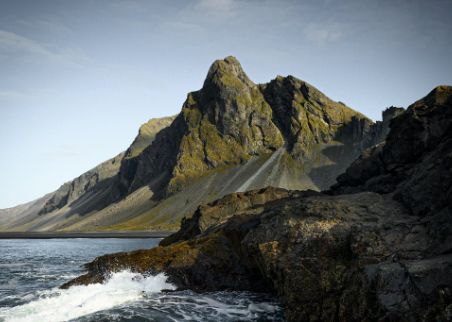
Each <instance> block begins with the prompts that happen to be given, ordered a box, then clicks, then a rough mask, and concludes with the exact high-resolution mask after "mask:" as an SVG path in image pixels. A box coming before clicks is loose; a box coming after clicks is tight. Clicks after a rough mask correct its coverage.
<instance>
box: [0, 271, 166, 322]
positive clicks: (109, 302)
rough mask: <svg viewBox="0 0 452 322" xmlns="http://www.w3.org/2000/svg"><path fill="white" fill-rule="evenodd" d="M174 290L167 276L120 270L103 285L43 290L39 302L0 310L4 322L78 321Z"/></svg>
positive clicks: (0, 318)
mask: <svg viewBox="0 0 452 322" xmlns="http://www.w3.org/2000/svg"><path fill="white" fill-rule="evenodd" d="M162 289H175V287H174V286H173V285H172V284H169V283H168V282H167V277H166V276H165V275H164V274H158V275H156V276H148V277H144V276H143V275H141V274H137V273H132V272H130V271H121V272H118V273H114V274H112V276H111V277H110V278H109V279H108V280H107V281H106V282H104V283H103V284H100V283H99V284H91V285H87V286H73V287H71V288H69V289H67V290H61V289H57V288H55V289H52V290H49V291H43V292H41V294H40V297H39V299H37V300H35V301H32V302H29V303H26V304H24V305H19V306H15V307H11V308H0V320H2V319H4V320H5V322H28V321H33V322H34V321H46V322H57V321H67V320H71V319H76V318H78V317H81V316H84V315H88V314H91V313H94V312H98V311H102V310H107V309H111V308H113V307H115V306H120V305H122V304H125V303H128V302H134V301H138V300H140V299H141V298H143V296H145V295H146V294H147V293H156V292H160V291H161V290H162Z"/></svg>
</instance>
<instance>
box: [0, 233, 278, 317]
mask: <svg viewBox="0 0 452 322" xmlns="http://www.w3.org/2000/svg"><path fill="white" fill-rule="evenodd" d="M158 242H159V240H158V239H153V238H146V239H115V238H108V239H80V238H74V239H6V240H0V321H5V322H6V321H24V322H25V321H33V322H35V321H36V322H47V321H282V312H281V308H280V306H279V304H278V303H277V302H276V301H275V299H273V298H270V297H267V296H264V295H261V294H253V293H244V292H215V293H208V294H196V293H193V292H189V291H183V292H173V293H170V294H164V293H161V292H160V290H162V289H171V288H174V286H172V285H171V284H169V283H168V282H167V281H166V277H165V276H164V275H163V274H160V275H157V276H150V277H146V278H145V277H142V276H141V275H138V274H135V273H131V272H129V271H122V272H119V273H115V274H113V276H112V277H111V278H110V279H109V280H108V281H106V282H105V283H103V284H93V285H88V286H74V287H71V288H69V289H68V290H60V289H58V286H59V285H61V284H63V283H64V282H66V281H68V280H70V279H72V278H74V277H76V276H78V275H80V274H81V273H83V268H82V267H81V265H82V264H84V263H86V262H89V261H92V260H93V259H94V258H95V257H96V256H99V255H103V254H106V253H114V252H120V251H129V250H134V249H142V248H150V247H153V246H156V245H157V244H158Z"/></svg>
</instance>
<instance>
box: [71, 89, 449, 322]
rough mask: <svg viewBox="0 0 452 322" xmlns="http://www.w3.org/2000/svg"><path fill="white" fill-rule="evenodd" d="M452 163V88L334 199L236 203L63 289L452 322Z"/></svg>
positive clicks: (365, 158)
mask: <svg viewBox="0 0 452 322" xmlns="http://www.w3.org/2000/svg"><path fill="white" fill-rule="evenodd" d="M451 164H452V87H451V86H439V87H437V88H435V89H434V90H433V91H432V92H430V93H429V94H428V95H427V96H426V97H424V98H422V99H420V100H419V101H417V102H415V103H414V104H412V105H411V106H409V107H408V109H407V110H406V111H405V112H402V113H400V114H399V115H398V116H397V117H395V118H394V119H393V120H392V121H391V122H390V132H389V134H388V136H387V138H386V140H385V142H382V143H380V144H378V145H377V146H375V147H372V148H371V149H368V150H365V151H364V152H363V153H362V155H361V156H360V157H359V158H357V159H356V160H355V161H354V162H353V163H352V164H351V165H350V167H348V168H347V170H346V171H345V172H344V173H343V174H341V175H340V176H339V178H338V182H337V183H336V184H335V185H334V186H333V187H332V188H331V189H329V190H327V191H324V192H316V191H312V190H309V191H288V190H285V189H281V188H273V187H269V188H266V189H261V190H254V191H248V192H245V193H233V194H230V195H228V196H225V197H224V198H222V199H220V200H217V201H215V202H213V203H210V204H208V205H203V206H200V207H199V208H198V209H197V210H196V211H195V212H194V213H193V214H192V216H190V217H187V219H184V220H183V221H182V225H181V229H180V230H179V231H178V232H177V233H175V234H173V235H171V236H169V237H167V238H166V239H164V240H162V242H161V243H160V245H161V246H160V247H155V248H152V249H149V250H138V251H134V252H127V253H118V254H109V255H104V256H101V257H98V258H96V259H95V260H94V261H93V262H91V263H88V264H87V265H86V266H85V267H86V269H87V272H86V274H85V275H82V276H80V277H78V278H76V279H75V280H73V281H71V282H69V283H67V284H65V285H63V286H62V287H63V288H66V287H69V286H72V285H77V284H89V283H94V282H101V281H104V280H105V279H106V278H108V276H109V273H111V272H115V271H120V270H123V269H129V270H132V271H136V272H140V273H144V274H149V273H151V274H156V273H159V272H164V273H165V274H166V275H167V276H168V281H169V282H171V283H173V284H174V285H176V286H177V287H178V288H179V289H193V290H196V291H198V292H204V291H216V290H247V291H266V292H270V293H273V294H275V295H277V296H279V297H280V299H281V301H282V303H283V305H284V307H285V309H284V310H285V311H284V312H285V317H286V319H287V320H288V321H339V322H342V321H450V320H451V317H452V314H451V312H452V311H451V308H452V296H451V294H452V293H451V290H452V255H451V252H452V238H451V236H452V168H451Z"/></svg>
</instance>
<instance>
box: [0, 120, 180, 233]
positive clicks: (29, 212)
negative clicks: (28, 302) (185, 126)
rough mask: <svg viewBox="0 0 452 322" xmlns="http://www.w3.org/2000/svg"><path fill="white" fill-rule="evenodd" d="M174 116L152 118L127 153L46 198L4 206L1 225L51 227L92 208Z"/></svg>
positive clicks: (32, 228) (6, 226) (0, 217)
mask: <svg viewBox="0 0 452 322" xmlns="http://www.w3.org/2000/svg"><path fill="white" fill-rule="evenodd" d="M173 119H174V117H164V118H158V119H151V120H149V121H148V122H147V123H145V124H143V125H142V126H141V127H140V129H139V133H138V135H137V137H136V138H135V140H134V141H133V143H132V144H131V146H130V147H129V149H128V150H127V151H126V152H122V153H120V154H118V155H117V156H115V157H113V158H111V159H110V160H107V161H105V162H103V163H101V164H99V165H98V166H96V167H94V168H93V169H91V170H89V171H87V172H85V173H83V174H82V175H80V176H79V177H77V178H75V179H74V180H72V181H70V182H66V183H65V184H63V185H62V186H61V187H60V188H58V189H57V190H56V191H54V192H52V193H49V194H47V195H45V196H44V197H42V198H39V199H37V200H34V201H31V202H28V203H26V204H23V205H20V206H17V207H13V208H8V209H0V227H1V228H2V230H35V228H34V225H35V222H39V221H40V220H42V219H44V220H45V221H46V224H47V225H49V226H50V225H52V224H53V222H58V221H60V217H62V216H70V215H71V213H72V212H75V211H78V212H87V211H89V210H90V208H89V207H90V206H92V205H93V204H94V202H92V200H100V201H102V200H103V199H105V195H108V193H109V191H110V186H111V184H112V182H113V181H114V178H115V177H116V176H117V174H118V172H119V168H120V165H121V161H122V160H123V159H124V158H130V157H132V156H133V155H134V154H139V153H140V152H141V151H142V150H143V149H144V148H145V147H146V146H148V145H149V144H151V143H152V141H153V140H154V137H155V135H156V134H157V133H158V132H159V131H160V130H161V129H163V128H164V127H166V126H168V125H169V124H170V123H171V122H172V121H173Z"/></svg>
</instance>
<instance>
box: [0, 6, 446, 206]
mask: <svg viewBox="0 0 452 322" xmlns="http://www.w3.org/2000/svg"><path fill="white" fill-rule="evenodd" d="M451 21H452V1H441V0H437V1H431V2H424V1H370V0H364V1H334V0H325V1H303V2H300V1H257V0H249V1H246V0H192V1H173V2H171V3H164V4H162V3H160V2H158V1H139V0H130V1H120V0H115V1H94V0H84V1H76V2H75V1H69V0H60V1H56V0H55V1H48V0H46V1H39V3H38V2H37V1H25V0H23V1H12V0H10V1H2V2H1V3H0V66H1V68H2V71H3V72H2V77H1V78H0V122H1V124H0V137H1V139H0V149H1V151H3V155H2V158H1V161H0V166H1V167H2V169H4V171H3V175H2V180H1V182H2V185H1V187H0V194H1V196H2V197H1V198H0V208H7V207H13V206H15V205H18V204H21V203H24V202H28V201H31V200H33V199H36V198H38V197H41V196H43V195H44V194H46V193H49V192H51V191H53V190H55V189H57V188H58V187H59V186H60V185H61V184H63V183H64V182H66V181H69V180H71V179H73V178H75V177H77V176H78V175H80V174H82V173H83V172H85V171H87V170H89V169H91V168H93V167H94V166H96V165H97V164H99V163H100V162H102V161H105V160H107V159H109V158H111V157H113V156H115V155H116V154H118V153H120V152H121V151H123V150H125V149H126V148H127V147H128V145H129V144H130V143H131V142H132V141H133V139H134V137H135V136H136V134H137V133H138V128H139V126H140V125H141V124H142V123H145V122H146V121H147V120H148V119H150V118H155V117H162V116H169V115H174V114H177V113H178V112H179V111H180V109H181V107H182V104H183V102H184V100H185V97H186V95H187V93H188V92H190V91H194V90H197V89H199V88H201V86H202V83H203V80H204V78H205V76H206V73H207V70H208V68H209V66H210V65H211V63H212V62H213V61H214V60H215V59H221V58H224V57H226V56H228V55H233V56H235V57H237V58H238V60H239V61H240V62H241V64H242V66H243V68H244V70H245V72H246V73H247V74H248V76H249V77H250V78H251V79H252V80H253V81H254V82H256V83H264V82H268V81H270V80H271V79H273V78H275V77H276V76H277V75H283V76H286V75H293V76H295V77H297V78H300V79H302V80H304V81H307V82H308V83H310V84H312V85H314V86H315V87H317V88H318V89H319V90H321V91H322V92H323V93H325V94H326V95H327V96H329V97H330V98H332V99H333V100H336V101H342V102H344V103H346V104H347V105H348V106H350V107H352V108H354V109H356V110H358V111H360V112H362V113H364V114H365V115H367V116H369V117H370V118H372V119H374V120H378V119H380V115H381V112H382V111H383V109H385V108H386V107H388V106H391V105H395V106H403V107H407V106H408V105H409V104H411V103H413V102H414V101H415V100H417V99H420V98H421V97H423V96H425V95H426V94H427V93H428V92H429V91H430V90H432V89H433V88H434V87H435V86H437V85H441V84H446V85H452V64H451V63H450V57H451V56H452V43H451V41H450V35H451V34H452V22H451Z"/></svg>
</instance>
